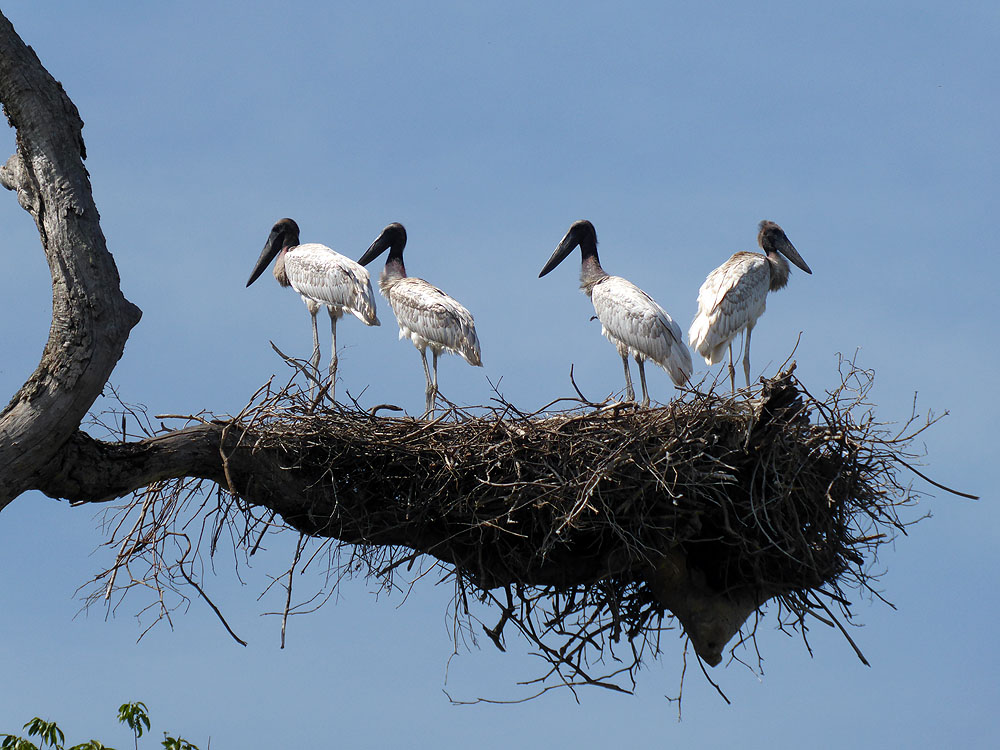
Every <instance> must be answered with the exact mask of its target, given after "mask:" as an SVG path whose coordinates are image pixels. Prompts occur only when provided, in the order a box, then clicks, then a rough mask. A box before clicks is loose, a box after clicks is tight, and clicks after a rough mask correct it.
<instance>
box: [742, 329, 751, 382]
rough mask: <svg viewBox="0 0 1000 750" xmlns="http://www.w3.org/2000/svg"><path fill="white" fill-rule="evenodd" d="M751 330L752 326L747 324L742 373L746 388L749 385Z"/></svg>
mask: <svg viewBox="0 0 1000 750" xmlns="http://www.w3.org/2000/svg"><path fill="white" fill-rule="evenodd" d="M752 332H753V326H747V336H746V339H747V340H746V351H744V352H743V374H744V375H745V376H746V379H747V388H749V387H750V334H751V333H752Z"/></svg>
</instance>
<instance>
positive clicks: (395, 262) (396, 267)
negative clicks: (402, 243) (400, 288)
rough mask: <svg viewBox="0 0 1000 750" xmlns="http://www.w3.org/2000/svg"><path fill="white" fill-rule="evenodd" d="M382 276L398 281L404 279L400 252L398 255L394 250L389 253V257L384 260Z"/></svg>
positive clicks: (404, 271)
mask: <svg viewBox="0 0 1000 750" xmlns="http://www.w3.org/2000/svg"><path fill="white" fill-rule="evenodd" d="M382 276H386V277H388V276H391V277H394V278H399V279H405V278H406V266H404V265H403V252H402V250H400V251H399V252H398V253H397V252H396V251H395V248H393V249H392V250H390V251H389V257H388V258H386V261H385V268H384V269H383V270H382Z"/></svg>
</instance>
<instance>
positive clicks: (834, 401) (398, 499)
mask: <svg viewBox="0 0 1000 750" xmlns="http://www.w3.org/2000/svg"><path fill="white" fill-rule="evenodd" d="M793 370H794V364H793V365H792V367H791V368H789V369H788V370H787V371H785V372H782V373H781V374H779V375H778V376H777V377H775V378H772V379H770V380H765V381H763V384H762V387H761V388H760V389H759V390H754V391H753V392H752V393H751V394H750V396H751V397H748V396H747V394H746V393H742V394H738V395H736V396H729V395H721V394H718V393H714V392H707V393H701V392H690V393H688V394H686V395H685V397H684V398H682V399H679V400H676V401H674V402H672V403H670V404H668V405H666V406H662V407H659V408H654V409H640V408H637V407H636V406H634V405H632V404H620V403H612V404H605V405H602V406H598V407H597V408H593V407H591V406H588V405H584V404H582V403H580V402H577V403H576V404H574V405H573V408H569V409H565V410H558V411H553V410H552V409H548V410H546V411H544V412H539V413H534V414H522V413H520V412H519V411H517V410H516V409H515V408H514V407H513V406H512V405H511V404H509V403H506V402H504V401H503V400H502V399H499V400H498V401H497V405H496V406H494V407H489V408H486V407H477V408H476V409H474V410H468V409H458V408H452V409H451V410H449V411H447V412H446V413H445V414H444V415H442V416H441V417H439V418H438V419H436V420H434V421H432V422H428V421H423V420H419V419H413V418H409V417H402V418H400V417H391V416H389V417H387V416H381V415H379V414H378V413H377V412H378V411H379V410H380V407H376V409H373V410H371V411H362V410H360V409H357V408H347V407H344V406H341V405H338V404H331V405H329V406H326V407H321V408H316V407H315V404H313V403H311V402H310V401H309V400H308V399H307V397H306V395H305V393H303V392H302V391H301V390H300V389H294V388H289V387H286V388H284V389H280V390H274V389H272V388H271V386H267V387H265V388H264V389H262V391H261V392H260V393H259V394H258V395H257V396H256V397H255V399H254V400H253V402H252V403H251V404H250V405H249V406H248V407H247V408H246V409H245V410H244V411H243V412H242V413H241V414H240V415H238V416H237V417H236V418H233V419H230V420H225V421H211V422H210V421H207V420H205V421H203V423H202V424H203V425H204V426H206V427H211V428H213V429H215V430H217V431H221V434H222V437H221V439H220V446H221V450H222V453H223V473H224V477H223V478H222V479H216V482H217V484H218V486H217V487H215V488H214V492H210V491H208V489H207V487H206V486H205V484H204V483H203V482H201V481H198V480H191V479H185V480H172V481H168V482H161V483H157V484H155V485H153V486H151V487H149V488H148V489H146V490H145V491H143V492H140V493H137V494H136V495H135V496H134V498H133V499H132V500H131V502H130V504H129V505H128V506H126V507H125V508H124V509H123V510H122V512H121V514H120V515H119V517H118V519H117V521H116V523H117V527H116V528H115V529H114V533H113V534H112V535H111V536H112V540H111V542H110V544H113V545H115V547H114V548H115V550H116V552H117V560H116V563H115V565H114V566H113V567H112V568H111V569H110V570H109V571H107V572H106V573H105V574H103V575H102V576H98V578H97V580H98V581H99V582H100V583H101V585H103V586H104V587H106V588H105V590H106V592H107V593H108V594H110V593H111V591H112V590H113V589H115V588H125V589H128V588H129V587H132V586H136V585H141V586H143V587H149V586H150V585H152V586H153V588H154V590H157V591H159V592H160V595H159V600H158V603H157V606H159V607H160V608H161V610H162V611H163V612H167V611H169V610H168V609H167V608H166V605H165V604H164V599H163V592H164V591H165V590H169V589H170V588H176V587H178V585H180V587H183V584H184V583H192V577H193V575H194V573H195V571H194V569H193V568H192V562H193V561H194V560H195V559H200V558H198V552H199V551H202V549H203V547H204V545H205V544H206V542H209V543H210V544H209V547H208V550H207V551H210V552H212V553H213V554H214V552H215V548H216V544H217V542H218V541H219V539H220V537H221V536H222V535H223V533H224V532H228V535H229V536H231V537H232V539H233V542H234V544H235V545H236V546H237V548H239V549H242V550H243V551H244V552H245V553H247V554H250V553H252V552H253V550H254V549H255V548H256V545H257V544H259V543H260V539H261V537H262V536H263V535H264V534H265V533H266V532H267V531H269V530H272V529H274V528H288V527H290V528H292V529H294V530H297V531H298V532H300V533H301V534H302V535H303V537H302V539H308V538H313V539H318V540H320V541H321V542H322V541H323V540H326V541H327V542H328V543H332V544H334V545H336V549H337V550H348V551H349V554H350V559H349V562H348V563H346V567H347V568H348V569H350V570H358V569H360V570H361V572H363V573H366V574H368V575H371V576H377V577H381V578H382V579H383V580H391V577H392V576H393V575H394V573H395V572H397V571H398V570H399V568H400V567H401V566H404V565H407V564H409V565H411V566H412V565H413V562H414V560H415V558H418V557H420V555H429V556H431V557H432V558H433V559H434V564H436V565H441V566H444V567H445V568H446V569H447V571H448V574H449V575H450V576H451V577H453V580H454V581H455V582H456V585H457V588H456V590H457V599H456V601H457V606H456V612H457V613H458V614H459V615H466V616H468V617H469V618H474V617H475V616H474V615H472V614H471V610H470V609H469V606H468V604H469V602H470V601H472V600H479V601H481V602H486V603H488V604H490V605H493V607H494V611H495V615H494V616H495V617H496V618H497V622H496V625H495V626H493V627H486V626H485V625H484V626H483V629H484V630H485V632H486V633H487V634H488V635H489V636H490V638H491V639H492V640H493V641H494V643H496V644H497V646H498V647H500V648H504V644H505V637H506V635H507V634H508V633H509V632H510V630H511V629H512V628H513V629H514V630H515V631H517V632H519V633H520V634H521V635H522V636H524V637H525V638H526V639H527V640H528V641H529V643H531V644H532V645H533V646H534V648H535V649H536V650H537V652H538V653H539V654H540V655H541V656H542V657H543V658H544V659H545V660H546V661H547V662H548V664H549V667H548V671H547V672H546V674H544V675H543V676H542V677H541V678H540V682H542V683H546V685H553V684H561V685H575V684H581V683H591V684H600V685H604V686H607V687H614V688H617V689H628V687H629V686H628V684H627V682H628V680H632V679H634V672H635V670H636V669H638V667H639V666H640V665H641V663H642V662H643V660H644V659H647V658H650V657H653V656H655V654H656V653H658V652H659V650H660V647H661V643H660V635H661V634H662V633H663V632H664V631H665V630H666V629H669V628H671V627H672V626H673V621H674V618H676V620H677V621H678V622H679V623H680V625H681V626H682V627H683V629H684V632H685V633H686V634H687V636H688V637H689V638H690V640H691V643H692V644H693V646H694V649H695V651H696V653H697V654H698V656H699V657H701V659H703V660H704V661H706V662H708V663H709V664H710V665H713V666H714V665H716V664H718V663H719V662H720V661H721V659H722V653H723V649H724V647H725V645H726V644H727V643H728V642H729V641H730V640H731V639H732V637H733V636H734V635H736V634H737V633H738V632H739V631H740V629H741V627H742V626H743V624H744V623H745V622H746V621H747V618H748V617H749V616H750V615H752V614H753V613H754V612H755V611H756V610H758V609H759V608H761V607H762V606H763V605H764V604H765V603H766V602H768V601H770V600H775V601H776V602H777V603H778V620H779V624H780V626H782V627H784V626H793V627H798V626H802V625H803V620H804V618H806V617H807V615H815V616H817V617H818V618H819V619H820V620H822V621H824V622H827V623H828V624H832V621H834V620H835V618H834V614H833V611H832V609H839V610H840V613H839V614H840V616H841V617H844V618H846V619H847V620H848V621H849V620H850V618H851V613H850V611H849V603H850V600H849V593H848V592H849V591H850V590H851V589H854V590H862V589H868V590H872V589H871V585H872V575H873V574H872V572H871V564H872V563H873V561H874V560H875V559H876V556H877V552H878V548H879V547H880V545H882V544H884V543H886V542H887V541H890V540H891V539H892V538H893V537H894V536H895V534H896V532H898V531H903V530H904V526H905V524H906V523H908V522H906V521H903V520H901V518H900V516H899V515H898V511H899V510H900V508H902V507H903V506H907V505H910V504H912V503H914V502H915V500H916V493H914V491H913V490H912V489H911V488H910V487H909V486H908V484H906V483H904V482H903V480H902V479H901V473H902V472H903V471H904V470H905V469H907V468H909V466H910V463H912V461H913V459H914V458H915V456H914V455H913V454H912V453H911V452H910V446H911V444H912V441H913V438H914V437H915V436H916V435H918V434H919V433H920V432H921V431H922V430H923V429H925V428H926V426H927V425H928V424H929V423H930V421H924V422H918V421H917V417H916V415H915V414H914V415H912V416H911V419H910V420H909V421H908V422H907V423H906V424H905V425H903V426H902V427H898V426H897V427H896V428H895V429H890V428H889V426H888V425H884V424H879V423H877V422H876V421H875V420H874V415H873V410H872V407H871V405H870V404H869V403H868V402H867V395H868V393H869V390H870V388H871V386H872V374H871V373H870V372H865V371H861V370H858V369H856V368H855V367H854V366H853V364H852V363H847V364H846V366H845V367H844V368H842V378H841V380H842V383H841V385H840V386H839V387H838V388H837V389H835V390H834V391H832V392H830V393H828V394H826V395H825V397H823V398H822V399H818V398H815V397H813V396H812V395H810V394H809V393H808V392H807V391H806V389H805V388H804V387H803V386H802V384H801V383H800V382H799V381H798V380H797V379H796V378H795V376H794V375H793V374H792V371H793ZM154 440H155V438H154ZM290 495H294V496H290ZM129 529H131V531H129ZM198 529H200V531H197V530H198ZM196 531H197V533H195V532H196ZM123 532H124V533H123ZM192 537H193V542H192ZM302 539H300V543H299V545H297V547H296V557H295V562H294V563H293V565H292V567H291V568H290V569H289V570H288V571H286V573H285V574H284V576H280V577H277V578H276V579H275V580H276V581H278V582H280V585H282V586H285V587H286V589H287V602H286V608H285V614H286V616H287V614H288V613H289V611H294V607H293V606H292V598H291V584H292V580H293V577H294V576H295V575H297V574H298V572H301V569H302V567H304V566H305V565H306V564H308V561H311V560H314V559H316V557H317V553H316V552H313V553H310V552H308V550H307V549H306V548H305V545H304V544H303V543H302ZM331 540H332V541H331ZM192 545H193V546H192ZM333 559H334V558H332V557H331V558H330V560H333ZM329 564H331V565H334V563H332V562H329ZM297 565H298V568H297V567H296V566H297ZM123 570H125V571H127V574H126V575H122V571H123ZM341 572H342V571H341ZM115 579H117V580H115ZM198 592H199V593H202V592H201V589H198ZM828 603H829V604H830V605H834V606H832V607H831V606H828ZM755 621H756V620H754V622H755ZM467 622H468V624H471V619H470V620H469V621H467ZM838 624H839V622H838ZM804 629H805V628H803V630H804ZM841 629H842V630H843V632H844V634H845V636H846V635H847V631H846V630H844V628H843V627H841ZM749 635H752V633H750V634H749ZM745 637H746V635H745ZM848 640H850V638H849V636H848ZM852 645H853V642H852ZM619 652H621V653H619ZM858 653H859V656H860V651H859V652H858ZM862 658H863V657H862ZM623 680H624V681H625V682H623Z"/></svg>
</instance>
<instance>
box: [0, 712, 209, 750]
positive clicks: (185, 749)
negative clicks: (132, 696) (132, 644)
mask: <svg viewBox="0 0 1000 750" xmlns="http://www.w3.org/2000/svg"><path fill="white" fill-rule="evenodd" d="M118 721H119V722H120V723H122V724H124V725H125V726H127V727H128V728H129V729H131V730H132V734H133V735H134V736H135V747H136V748H138V747H139V738H140V737H142V735H143V734H144V733H145V732H147V731H149V728H150V721H149V710H148V709H147V708H146V704H145V703H143V702H142V701H136V702H135V703H123V704H122V705H121V706H119V707H118ZM22 729H24V730H25V731H27V733H28V737H35V736H37V737H38V738H39V741H40V742H41V745H36V744H34V743H33V742H31V741H30V740H28V739H25V738H24V737H18V736H17V735H14V734H0V750H43V748H46V747H51V748H52V749H53V750H114V748H112V747H109V746H107V745H105V744H104V743H102V742H99V741H98V740H90V741H89V742H82V743H80V744H78V745H73V746H72V747H69V748H67V747H66V746H65V742H66V735H65V733H64V732H63V730H62V729H60V728H59V726H58V725H57V724H56V723H55V722H54V721H45V720H44V719H41V718H39V717H37V716H36V717H35V718H33V719H32V720H31V721H29V722H28V723H27V724H25V725H24V726H23V727H22ZM162 745H163V747H165V748H167V750H198V746H197V745H194V744H192V743H191V742H189V741H188V740H185V739H183V738H181V737H171V736H170V735H169V734H167V733H166V732H164V733H163V743H162Z"/></svg>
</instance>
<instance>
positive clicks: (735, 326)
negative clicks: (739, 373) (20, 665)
mask: <svg viewBox="0 0 1000 750" xmlns="http://www.w3.org/2000/svg"><path fill="white" fill-rule="evenodd" d="M757 244H758V245H760V247H761V249H762V250H763V251H764V253H763V254H761V253H750V252H739V253H736V254H735V255H733V256H732V257H731V258H730V259H729V260H727V261H726V262H725V263H723V264H722V265H721V266H719V267H718V268H716V269H715V270H714V271H712V273H710V274H709V275H708V278H707V279H705V283H704V284H702V285H701V289H700V290H699V291H698V314H697V315H696V316H695V319H694V322H693V323H692V324H691V330H690V331H689V332H688V340H689V341H690V342H691V346H692V347H694V349H695V350H696V351H697V352H698V353H699V354H700V355H701V356H703V357H704V358H705V361H706V362H707V363H708V364H709V365H714V364H716V363H717V362H721V361H722V358H723V357H724V356H725V354H726V348H727V347H728V348H729V382H730V385H731V386H732V389H733V392H735V391H736V368H735V367H734V366H733V339H734V338H735V337H736V334H738V333H739V332H740V331H746V335H745V342H744V350H743V351H744V353H743V374H744V376H745V377H746V382H747V388H749V387H750V334H751V333H752V332H753V327H754V326H755V325H756V324H757V319H758V318H759V317H760V316H761V315H763V314H764V308H765V307H766V304H767V293H768V292H776V291H778V290H779V289H781V288H782V287H784V286H785V284H787V283H788V275H789V273H790V269H789V267H788V260H790V261H792V263H794V264H795V265H796V266H798V267H799V268H801V269H802V270H803V271H805V272H806V273H808V274H812V271H811V270H809V266H808V265H806V262H805V261H804V260H802V256H801V255H799V253H798V251H797V250H796V249H795V246H794V245H792V243H791V242H790V241H789V239H788V237H787V236H785V232H784V231H783V230H782V228H781V227H779V226H778V225H777V224H775V223H774V222H773V221H762V222H761V223H760V225H759V231H758V233H757ZM785 258H788V260H785Z"/></svg>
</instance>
